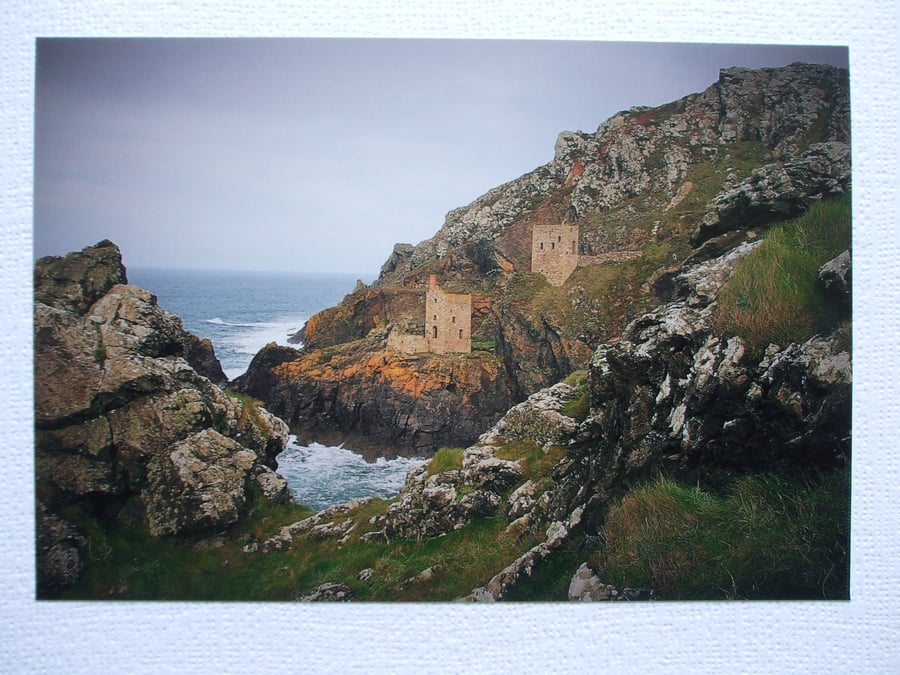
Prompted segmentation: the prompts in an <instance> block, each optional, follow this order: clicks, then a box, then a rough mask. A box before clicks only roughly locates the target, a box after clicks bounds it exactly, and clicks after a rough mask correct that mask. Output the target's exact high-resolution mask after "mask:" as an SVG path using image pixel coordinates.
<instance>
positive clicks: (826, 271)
mask: <svg viewBox="0 0 900 675" xmlns="http://www.w3.org/2000/svg"><path fill="white" fill-rule="evenodd" d="M850 272H851V261H850V251H844V252H843V253H841V254H840V255H839V256H837V257H835V258H833V259H831V260H829V261H828V262H827V263H825V264H824V265H822V268H821V269H820V270H819V282H820V283H821V284H822V286H823V287H824V288H825V291H826V292H827V293H829V294H830V295H831V296H832V297H835V298H837V299H839V300H841V301H842V302H844V303H849V302H850V298H851V274H850Z"/></svg>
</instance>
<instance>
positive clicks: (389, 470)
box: [278, 436, 427, 510]
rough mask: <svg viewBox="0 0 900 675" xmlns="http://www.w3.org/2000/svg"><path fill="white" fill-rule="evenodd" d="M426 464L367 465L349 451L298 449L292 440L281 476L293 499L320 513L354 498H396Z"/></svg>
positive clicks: (315, 446)
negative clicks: (410, 476)
mask: <svg viewBox="0 0 900 675" xmlns="http://www.w3.org/2000/svg"><path fill="white" fill-rule="evenodd" d="M425 461H427V460H425V459H422V458H420V457H397V458H396V459H385V458H383V457H381V458H379V459H378V460H377V461H375V462H367V461H366V460H365V459H363V457H362V456H361V455H358V454H356V453H355V452H353V451H352V450H348V449H347V448H344V447H333V446H326V445H321V444H319V443H310V444H309V445H299V444H298V443H297V439H296V437H294V436H292V437H291V440H290V442H289V443H288V446H287V448H285V450H284V451H283V452H282V453H281V454H280V455H278V473H280V474H281V475H282V476H284V477H285V479H286V480H287V482H288V486H289V488H290V490H291V494H292V495H293V496H294V499H296V500H297V501H298V502H300V503H302V504H305V505H307V506H309V507H310V508H313V509H317V510H321V509H324V508H328V507H329V506H334V505H335V504H342V503H344V502H346V501H348V500H350V499H353V498H355V497H370V496H371V497H379V498H381V499H387V498H390V497H393V496H395V495H396V494H397V493H398V492H399V491H400V488H401V487H403V482H404V481H405V479H406V474H407V472H408V471H409V470H410V469H411V468H412V467H414V466H418V465H420V464H422V463H423V462H425Z"/></svg>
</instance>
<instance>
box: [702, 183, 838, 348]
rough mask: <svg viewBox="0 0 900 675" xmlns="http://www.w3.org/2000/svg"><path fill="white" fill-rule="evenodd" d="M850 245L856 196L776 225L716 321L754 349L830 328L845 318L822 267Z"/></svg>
mask: <svg viewBox="0 0 900 675" xmlns="http://www.w3.org/2000/svg"><path fill="white" fill-rule="evenodd" d="M849 246H850V197H849V195H847V196H844V197H842V198H841V199H838V200H833V201H824V202H819V203H816V204H815V205H813V206H812V207H811V208H810V209H809V211H808V212H807V213H805V214H804V215H803V216H801V217H800V218H797V219H796V220H793V221H790V222H788V223H784V224H783V225H780V226H778V227H774V228H772V229H771V230H770V231H769V232H768V233H767V234H766V236H765V239H764V240H763V243H762V244H760V245H759V246H758V247H757V248H756V249H755V250H754V251H752V252H751V253H750V254H749V255H748V256H747V257H746V258H745V259H744V260H743V261H741V263H740V264H739V265H738V267H737V269H736V270H735V271H734V274H733V275H732V276H731V278H730V279H729V280H728V282H727V283H726V284H725V286H724V287H723V288H722V291H721V293H720V294H719V299H718V307H717V310H716V315H715V321H716V327H717V329H718V330H719V331H720V332H722V333H723V334H726V335H739V336H740V337H742V338H743V339H744V341H745V342H747V343H748V345H750V347H751V349H752V350H754V351H761V350H763V349H765V347H766V346H767V345H768V344H769V343H775V344H780V345H785V344H787V343H789V342H799V341H802V340H805V339H807V338H809V337H811V336H812V335H814V334H815V333H817V332H825V331H829V330H831V329H833V328H835V327H836V326H837V324H838V323H839V321H840V320H841V319H842V318H844V317H843V316H842V310H841V308H840V307H837V306H835V303H833V302H831V301H829V299H828V298H827V296H826V295H825V293H824V291H823V290H822V289H821V288H820V286H819V284H818V281H817V275H818V271H819V268H820V267H821V266H822V265H823V264H824V263H826V262H827V261H829V260H830V259H832V258H833V257H835V256H836V255H838V254H839V253H841V252H842V251H844V250H846V249H847V248H848V247H849Z"/></svg>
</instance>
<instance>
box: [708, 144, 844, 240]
mask: <svg viewBox="0 0 900 675" xmlns="http://www.w3.org/2000/svg"><path fill="white" fill-rule="evenodd" d="M849 189H850V146H849V145H848V144H847V143H841V142H837V141H833V142H829V143H819V144H816V145H813V146H811V147H810V149H809V150H808V151H807V152H806V153H805V154H804V155H802V156H801V157H798V158H796V159H790V160H787V161H785V162H783V163H778V164H767V165H766V166H763V167H761V168H760V169H758V170H756V171H754V172H753V174H752V175H751V176H750V177H749V178H746V179H745V180H743V181H741V182H740V183H738V184H737V185H735V186H734V187H733V188H730V189H728V190H726V191H724V192H722V193H720V194H719V195H718V196H717V197H716V198H715V199H713V200H712V202H710V205H709V207H710V208H709V211H708V212H707V214H706V215H705V216H704V217H703V219H702V220H701V221H700V225H699V227H698V228H697V230H696V231H695V232H694V234H693V236H692V238H691V243H693V244H694V245H695V246H697V245H699V244H701V243H703V242H704V241H706V240H707V239H711V238H712V237H715V236H718V235H721V234H723V233H725V232H729V231H732V230H736V229H747V228H751V227H755V226H757V225H763V226H768V225H770V224H772V223H775V222H778V221H780V220H786V219H788V218H795V217H797V216H798V215H800V214H801V213H803V212H804V211H806V210H807V209H808V208H809V207H810V206H811V205H812V203H813V202H814V201H816V200H819V199H827V198H834V197H838V196H840V195H842V194H844V193H845V192H846V191H847V190H849Z"/></svg>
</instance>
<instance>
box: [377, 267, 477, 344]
mask: <svg viewBox="0 0 900 675" xmlns="http://www.w3.org/2000/svg"><path fill="white" fill-rule="evenodd" d="M388 347H389V348H390V349H395V350H397V351H401V352H406V353H407V354H419V353H423V352H431V353H433V354H456V353H463V354H468V353H470V352H471V351H472V296H471V295H469V294H463V293H447V292H445V291H443V290H441V289H440V288H439V287H438V284H437V276H435V275H434V274H432V275H431V276H430V277H429V280H428V290H427V291H426V293H425V335H424V336H423V335H406V334H402V333H400V334H398V333H397V331H392V332H391V333H390V335H389V336H388Z"/></svg>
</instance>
